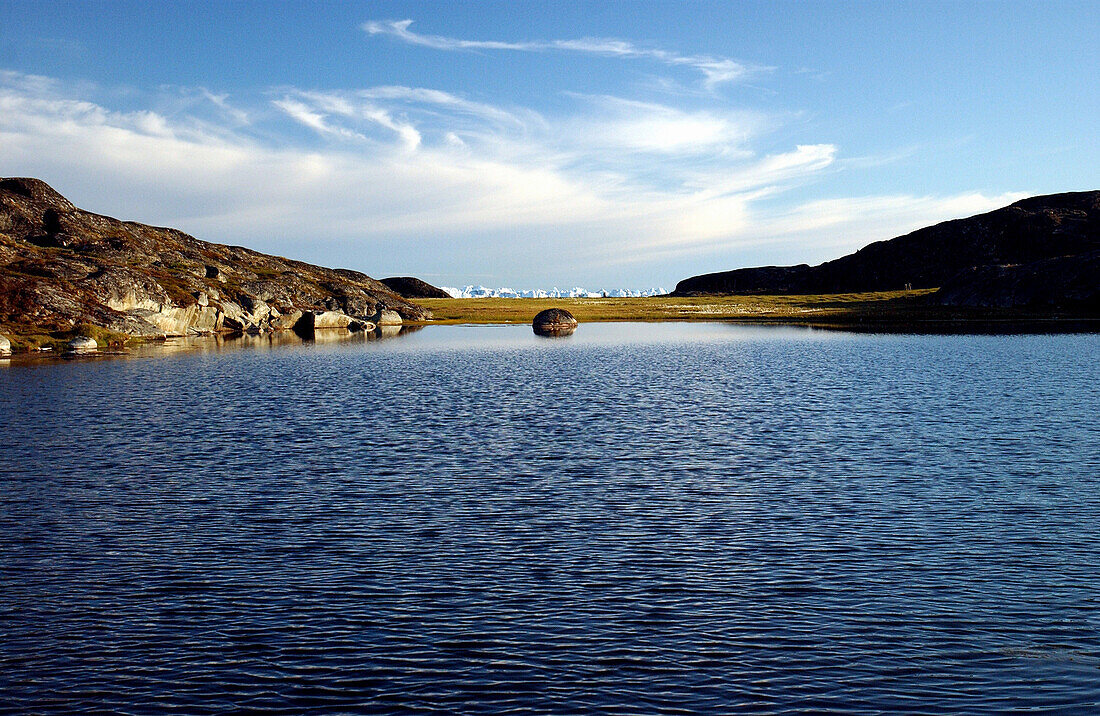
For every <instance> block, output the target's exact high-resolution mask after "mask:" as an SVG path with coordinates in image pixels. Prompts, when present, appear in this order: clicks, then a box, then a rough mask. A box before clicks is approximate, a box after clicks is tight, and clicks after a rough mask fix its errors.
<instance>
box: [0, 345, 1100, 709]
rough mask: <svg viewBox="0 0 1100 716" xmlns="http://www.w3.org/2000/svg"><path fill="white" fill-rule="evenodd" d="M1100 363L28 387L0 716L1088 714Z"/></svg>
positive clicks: (733, 352) (350, 355)
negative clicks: (99, 715) (228, 715)
mask: <svg viewBox="0 0 1100 716" xmlns="http://www.w3.org/2000/svg"><path fill="white" fill-rule="evenodd" d="M1098 356H1100V336H1097V335H1067V336H1042V335H1040V336H908V335H900V336H869V335H854V334H841V333H828V332H821V331H805V330H796V329H752V328H745V327H734V326H725V325H718V324H711V325H698V324H696V325H692V324H659V325H641V324H634V325H629V324H620V325H614V324H605V325H599V324H586V325H582V326H581V327H580V329H579V330H578V331H577V333H576V334H575V335H574V336H572V337H570V338H566V339H557V340H547V339H540V338H538V337H536V336H534V335H532V334H531V332H530V328H529V327H480V328H479V327H452V326H437V327H429V328H426V329H424V330H422V331H419V332H417V333H413V334H410V335H406V336H401V337H398V338H394V339H390V340H381V341H374V342H336V343H328V344H320V343H318V344H312V345H310V344H302V345H283V346H275V347H272V348H271V349H269V350H261V349H256V348H252V349H241V350H233V349H232V347H231V346H230V347H225V346H223V347H222V349H221V350H217V351H206V352H203V351H198V352H192V353H180V354H173V355H161V356H154V357H138V358H131V359H127V360H99V361H90V362H89V361H78V362H67V363H50V364H40V365H30V366H26V365H18V364H16V365H10V366H9V367H7V368H0V428H2V429H0V456H2V468H0V469H2V472H0V582H2V586H0V709H3V708H10V709H13V710H16V711H24V712H57V713H71V712H78V711H85V712H102V711H108V712H150V711H165V710H176V711H177V712H179V713H207V712H230V711H238V710H259V711H263V710H271V711H282V712H286V713H301V712H306V711H344V712H372V713H414V712H415V713H510V712H511V713H585V712H587V713H701V712H712V713H713V712H719V713H722V712H726V713H728V712H767V713H774V712H784V711H814V712H820V711H828V710H834V711H837V712H844V713H852V712H865V713H880V712H887V713H894V712H899V711H919V712H923V713H943V712H954V713H958V712H990V711H1004V710H1009V709H1029V708H1030V709H1039V708H1050V709H1052V710H1056V711H1062V712H1064V711H1078V712H1090V711H1093V710H1095V709H1096V708H1097V707H1098V703H1100V427H1098V424H1097V423H1098V421H1097V415H1098V413H1100V368H1098V362H1097V358H1098Z"/></svg>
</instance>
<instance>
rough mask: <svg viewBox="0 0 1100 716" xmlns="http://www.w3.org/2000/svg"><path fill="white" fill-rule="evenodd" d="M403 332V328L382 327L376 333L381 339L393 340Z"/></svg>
mask: <svg viewBox="0 0 1100 716" xmlns="http://www.w3.org/2000/svg"><path fill="white" fill-rule="evenodd" d="M401 332H402V331H401V326H390V325H381V326H379V327H378V328H377V329H375V333H376V334H377V335H378V337H379V338H393V337H394V336H399V335H401Z"/></svg>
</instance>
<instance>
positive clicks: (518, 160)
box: [0, 72, 1015, 285]
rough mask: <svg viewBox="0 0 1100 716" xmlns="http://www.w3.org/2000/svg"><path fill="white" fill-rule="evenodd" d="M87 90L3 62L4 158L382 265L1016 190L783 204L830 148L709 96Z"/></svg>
mask: <svg viewBox="0 0 1100 716" xmlns="http://www.w3.org/2000/svg"><path fill="white" fill-rule="evenodd" d="M85 89H86V88H82V87H73V86H67V85H63V84H62V83H59V82H56V81H54V80H50V79H49V78H42V77H31V76H26V75H20V74H18V73H12V72H4V73H0V174H3V175H30V176H38V177H40V178H42V179H45V180H46V181H48V182H50V183H52V184H54V186H55V188H57V189H58V190H59V191H61V192H62V193H64V194H67V195H68V196H69V197H70V198H71V199H73V200H74V201H75V202H76V203H77V204H78V205H80V206H84V207H86V208H88V209H90V210H93V211H98V212H101V213H107V214H111V215H115V216H119V217H121V218H127V219H135V220H139V221H146V222H149V223H155V224H159V225H168V226H176V227H178V228H181V229H183V230H185V231H188V232H190V233H193V234H195V235H197V236H199V237H200V238H203V239H207V240H211V241H220V242H227V243H236V244H244V245H248V246H252V247H255V248H257V249H259V250H263V251H270V252H273V253H279V254H284V255H287V254H289V255H293V256H294V257H296V258H302V259H305V260H311V261H315V262H319V263H324V264H327V265H344V266H348V267H351V268H357V269H361V270H365V271H367V272H368V273H372V274H381V273H388V272H390V271H392V272H397V271H402V272H411V273H416V272H417V271H422V272H424V273H428V272H434V273H439V272H440V271H444V272H450V273H451V275H453V276H458V277H461V276H462V275H473V274H485V273H489V274H492V275H496V276H498V277H500V281H498V282H525V281H526V282H530V283H532V285H533V284H534V283H538V282H540V281H549V282H554V281H568V280H570V279H575V280H577V281H592V280H595V281H601V280H607V281H612V280H614V281H616V282H620V281H621V280H622V279H621V278H620V277H621V276H622V275H623V274H618V275H617V276H608V275H607V274H602V275H601V274H599V272H600V271H607V270H609V269H608V268H607V267H609V266H612V265H614V264H623V263H624V262H633V265H635V266H638V265H649V266H660V265H663V264H664V263H665V262H666V261H668V260H669V259H670V258H675V257H680V258H682V257H684V256H691V255H696V254H708V255H711V256H717V257H723V260H727V259H728V260H731V261H732V260H733V259H729V258H728V257H733V256H735V255H736V252H737V251H740V250H743V249H745V248H746V247H751V246H764V245H766V246H769V247H772V248H777V247H778V248H777V250H778V249H783V250H788V251H789V253H790V257H791V260H792V261H800V260H812V259H814V258H818V257H820V258H829V257H830V256H831V255H838V253H837V251H836V250H837V249H838V248H844V249H849V248H855V247H856V244H857V243H859V242H862V243H866V241H867V240H872V239H879V238H888V237H890V236H893V235H895V234H897V233H900V232H901V231H902V230H908V229H911V228H916V227H917V226H922V225H925V224H927V223H930V222H931V221H938V220H941V219H944V218H951V217H953V216H964V215H967V214H970V213H974V212H975V211H981V210H986V209H989V208H993V207H994V206H999V205H1003V204H1005V203H1008V202H1009V201H1011V199H1012V198H1015V197H1008V196H1000V197H987V196H984V195H981V194H969V193H968V194H964V195H960V196H955V197H950V196H948V197H911V196H886V197H883V196H870V197H847V198H836V199H829V200H818V201H814V202H810V203H801V204H799V203H793V205H792V202H791V201H790V200H788V201H787V204H786V205H785V206H784V205H779V206H778V208H777V205H776V200H777V199H778V198H781V197H783V196H784V194H787V195H788V196H789V192H790V191H791V190H792V189H793V188H796V187H798V186H800V185H802V184H805V183H807V182H810V181H812V180H814V179H815V178H817V177H819V176H821V174H822V173H823V172H825V171H828V170H829V169H830V167H832V166H834V164H835V162H836V157H837V156H838V154H839V149H838V148H837V147H835V146H833V145H831V144H826V143H822V144H809V145H801V146H796V147H792V148H789V149H786V150H783V151H777V152H772V153H769V154H764V153H761V152H760V151H759V150H758V149H756V146H755V145H756V144H757V139H758V137H759V134H760V133H761V132H762V131H764V130H765V128H766V125H767V119H766V118H762V117H756V116H753V115H749V114H745V113H733V112H721V111H719V110H716V109H712V110H708V111H701V110H700V111H687V110H681V109H677V108H674V107H667V106H663V105H656V104H649V103H639V102H633V101H627V100H622V99H618V98H607V97H604V98H585V97H578V98H577V100H578V101H577V105H576V108H575V111H574V112H573V113H571V114H568V115H566V116H563V117H544V116H542V115H540V114H539V113H537V112H534V111H532V110H528V109H523V108H513V107H509V108H500V107H495V106H492V105H489V104H485V103H480V102H476V101H472V100H469V99H467V98H464V97H461V96H458V95H454V94H449V93H446V92H441V91H438V90H434V89H425V88H413V87H393V86H386V87H373V88H367V89H363V90H345V91H303V90H297V89H294V88H282V89H279V90H275V91H274V92H275V94H274V99H272V98H271V97H270V96H269V97H267V98H257V100H256V103H255V106H250V107H248V109H247V110H246V109H241V110H240V111H242V112H245V113H246V114H247V116H248V117H249V118H250V122H249V124H247V125H242V124H240V123H238V122H237V121H236V119H234V118H233V117H232V116H229V115H226V116H224V117H223V123H222V124H217V123H215V122H214V120H211V119H209V118H202V119H200V118H198V117H196V116H194V115H192V114H188V113H187V112H184V111H180V112H177V113H173V114H172V115H171V116H169V115H166V114H164V113H161V112H154V111H152V110H148V109H142V110H137V111H129V112H124V111H117V110H115V109H112V108H111V107H109V106H107V105H106V104H104V103H102V102H101V101H98V102H97V101H94V100H93V99H89V98H88V96H87V93H86V92H85ZM211 94H213V93H211ZM214 96H215V97H217V96H218V95H214ZM149 104H150V105H155V104H156V102H155V101H152V100H151V101H150V102H149ZM214 104H215V105H216V104H217V103H216V102H215V103H214ZM239 105H240V101H239V100H238V101H237V102H236V103H235V105H234V107H238V106H239ZM271 107H275V108H276V109H277V110H278V112H271V111H270V108H271ZM265 108H266V109H268V110H269V111H267V112H266V113H265V112H264V111H262V110H263V109H265ZM258 125H260V126H258ZM295 125H298V126H303V127H307V128H308V129H309V130H310V131H311V132H312V135H307V137H306V139H304V140H303V139H302V138H301V133H300V132H293V131H287V130H288V128H292V127H294V126H295ZM764 199H767V200H768V202H767V203H765V202H764ZM765 207H768V208H765ZM825 251H831V252H833V253H831V254H830V255H825V256H822V255H821V254H822V252H825ZM547 256H552V257H554V259H553V261H552V262H550V263H549V264H548V262H547V259H546V257H547ZM724 267H726V265H725V264H724V265H721V266H716V267H715V268H724ZM509 277H511V278H509ZM682 277H683V276H677V275H673V276H668V277H667V278H661V279H660V280H668V281H675V280H676V279H677V278H682ZM452 282H454V281H452Z"/></svg>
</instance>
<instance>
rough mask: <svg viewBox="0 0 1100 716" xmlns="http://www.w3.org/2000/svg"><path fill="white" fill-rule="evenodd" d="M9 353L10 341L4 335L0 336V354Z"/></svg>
mask: <svg viewBox="0 0 1100 716" xmlns="http://www.w3.org/2000/svg"><path fill="white" fill-rule="evenodd" d="M7 355H11V341H9V340H8V339H7V337H5V336H0V356H7Z"/></svg>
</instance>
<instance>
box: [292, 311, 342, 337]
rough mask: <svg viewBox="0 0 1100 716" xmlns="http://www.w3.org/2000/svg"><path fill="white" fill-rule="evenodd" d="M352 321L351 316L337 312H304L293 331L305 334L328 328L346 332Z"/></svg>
mask: <svg viewBox="0 0 1100 716" xmlns="http://www.w3.org/2000/svg"><path fill="white" fill-rule="evenodd" d="M353 320H354V319H352V317H351V316H349V315H347V314H346V313H340V312H339V311H306V312H305V313H303V314H302V317H301V318H299V319H298V322H297V323H295V324H294V330H296V331H304V332H306V333H309V332H312V331H315V330H323V329H328V328H340V329H344V330H347V328H348V326H349V325H351V322H352V321H353Z"/></svg>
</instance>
